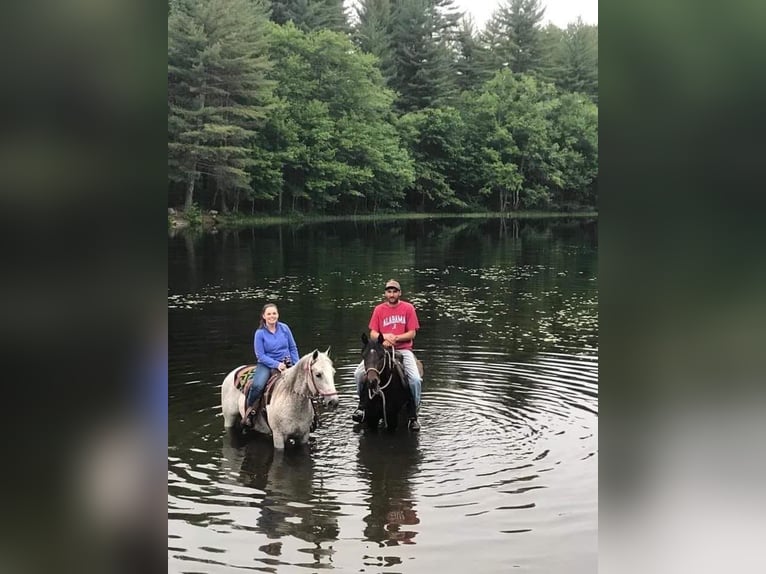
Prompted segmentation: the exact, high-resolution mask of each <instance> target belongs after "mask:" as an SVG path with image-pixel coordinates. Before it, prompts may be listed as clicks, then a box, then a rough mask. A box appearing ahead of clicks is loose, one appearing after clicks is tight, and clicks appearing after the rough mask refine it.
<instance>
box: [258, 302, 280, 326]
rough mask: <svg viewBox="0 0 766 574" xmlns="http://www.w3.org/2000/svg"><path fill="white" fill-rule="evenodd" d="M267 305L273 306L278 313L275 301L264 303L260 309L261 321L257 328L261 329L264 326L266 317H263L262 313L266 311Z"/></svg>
mask: <svg viewBox="0 0 766 574" xmlns="http://www.w3.org/2000/svg"><path fill="white" fill-rule="evenodd" d="M269 307H274V309H276V310H277V313H279V307H277V304H276V303H266V304H265V305H264V306H263V309H261V323H260V325H258V328H259V329H263V328H265V327H266V319H264V318H263V314H264V313H265V312H266V309H268V308H269Z"/></svg>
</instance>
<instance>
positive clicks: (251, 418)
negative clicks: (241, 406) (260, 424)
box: [245, 405, 256, 427]
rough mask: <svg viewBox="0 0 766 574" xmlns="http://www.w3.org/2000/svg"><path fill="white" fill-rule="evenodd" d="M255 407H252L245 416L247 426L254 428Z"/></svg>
mask: <svg viewBox="0 0 766 574" xmlns="http://www.w3.org/2000/svg"><path fill="white" fill-rule="evenodd" d="M255 410H256V409H255V405H253V406H251V407H250V410H249V411H248V412H247V414H246V415H245V426H248V427H253V426H255Z"/></svg>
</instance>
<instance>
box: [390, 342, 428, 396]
mask: <svg viewBox="0 0 766 574" xmlns="http://www.w3.org/2000/svg"><path fill="white" fill-rule="evenodd" d="M412 355H413V356H414V355H415V353H413V354H412ZM415 364H416V365H417V366H418V373H420V378H421V379H422V378H423V362H422V361H421V360H420V359H418V358H417V357H415ZM394 368H395V369H396V372H397V373H398V374H399V380H400V381H402V385H404V388H405V389H407V390H409V387H408V386H407V373H406V372H405V370H404V358H403V357H402V353H401V351H395V352H394Z"/></svg>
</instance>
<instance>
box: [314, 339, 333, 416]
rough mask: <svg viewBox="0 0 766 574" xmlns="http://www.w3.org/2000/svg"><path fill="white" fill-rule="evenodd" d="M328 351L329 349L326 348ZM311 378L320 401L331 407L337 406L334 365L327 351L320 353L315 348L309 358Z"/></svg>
mask: <svg viewBox="0 0 766 574" xmlns="http://www.w3.org/2000/svg"><path fill="white" fill-rule="evenodd" d="M328 351H329V349H328ZM308 368H309V370H310V371H311V380H312V382H313V383H314V386H315V387H316V394H317V395H318V396H319V397H320V399H321V400H322V402H323V403H324V404H326V405H328V406H330V407H332V408H335V407H337V406H338V391H336V390H335V367H333V365H332V359H330V355H329V354H328V352H324V353H320V352H319V351H318V350H317V349H314V352H313V353H312V354H311V359H310V360H309V367H308Z"/></svg>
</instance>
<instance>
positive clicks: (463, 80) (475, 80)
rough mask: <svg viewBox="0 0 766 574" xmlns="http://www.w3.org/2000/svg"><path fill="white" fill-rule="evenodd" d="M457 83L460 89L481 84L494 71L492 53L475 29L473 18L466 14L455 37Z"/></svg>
mask: <svg viewBox="0 0 766 574" xmlns="http://www.w3.org/2000/svg"><path fill="white" fill-rule="evenodd" d="M455 46H456V60H455V69H456V70H457V75H458V79H457V83H458V86H459V87H460V89H461V90H472V89H476V88H478V87H480V86H481V84H483V83H484V82H486V81H487V80H489V79H490V78H491V77H492V76H493V75H494V73H495V71H496V69H495V68H494V65H493V55H492V54H491V53H490V50H489V49H488V48H487V46H486V44H485V43H484V42H483V41H482V39H481V37H480V35H479V33H478V32H477V31H476V27H475V26H474V23H473V20H472V19H471V18H470V17H468V16H466V17H465V18H463V20H461V23H460V28H459V29H458V31H457V34H456V37H455Z"/></svg>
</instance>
